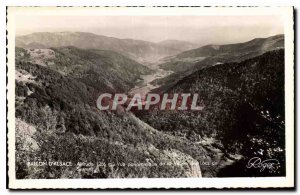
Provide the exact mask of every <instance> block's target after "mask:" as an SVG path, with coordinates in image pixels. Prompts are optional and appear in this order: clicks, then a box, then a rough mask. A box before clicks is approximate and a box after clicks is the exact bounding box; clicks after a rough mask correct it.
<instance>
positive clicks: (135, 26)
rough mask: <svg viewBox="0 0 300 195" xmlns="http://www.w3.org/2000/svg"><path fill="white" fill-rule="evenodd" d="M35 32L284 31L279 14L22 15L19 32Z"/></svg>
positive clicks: (167, 34) (224, 36)
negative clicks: (277, 15)
mask: <svg viewBox="0 0 300 195" xmlns="http://www.w3.org/2000/svg"><path fill="white" fill-rule="evenodd" d="M35 32H89V33H94V34H97V35H103V36H108V37H115V38H120V39H135V40H144V41H150V42H160V41H164V40H179V41H188V42H192V43H195V44H200V45H205V44H230V43H238V42H245V41H249V40H251V39H254V38H264V37H269V36H273V35H277V34H283V33H284V32H283V22H282V21H281V18H280V17H276V16H38V17H37V16H30V15H28V16H22V17H19V18H18V19H17V20H16V35H17V36H21V35H27V34H31V33H35Z"/></svg>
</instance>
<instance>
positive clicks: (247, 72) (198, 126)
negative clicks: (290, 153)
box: [138, 50, 285, 176]
mask: <svg viewBox="0 0 300 195" xmlns="http://www.w3.org/2000/svg"><path fill="white" fill-rule="evenodd" d="M167 92H168V93H191V94H193V93H198V94H199V97H200V98H199V100H198V104H200V105H202V106H203V107H204V109H203V110H202V111H170V110H168V111H161V110H158V109H157V108H156V107H154V108H153V110H152V112H150V113H149V112H144V113H142V112H141V113H138V116H139V117H140V118H141V119H142V120H144V121H145V122H147V123H148V124H150V125H151V126H153V127H154V128H156V129H158V130H160V131H164V132H168V133H169V134H171V135H176V136H181V137H186V138H187V139H189V140H193V141H196V142H197V141H201V140H202V139H203V138H205V137H213V138H214V139H216V140H219V141H220V142H221V144H220V145H219V147H220V148H222V150H224V151H226V152H227V153H237V154H241V155H243V156H244V160H243V161H242V162H243V163H244V164H246V162H247V161H248V160H249V159H250V158H252V157H254V156H259V157H262V158H264V159H265V158H275V159H280V163H281V165H282V166H281V167H280V168H278V170H276V174H278V175H284V174H285V170H284V164H285V157H284V156H285V152H284V146H285V140H284V138H285V135H284V132H285V123H284V121H285V114H284V113H285V112H284V111H285V110H284V50H275V51H272V52H267V53H265V54H263V55H262V56H258V57H255V58H253V59H249V60H246V61H243V62H240V63H227V64H222V65H218V66H212V67H209V68H205V69H202V70H200V71H197V72H195V73H193V74H192V75H190V76H188V77H185V78H183V79H181V80H180V81H179V82H178V83H177V84H176V85H175V86H173V87H170V88H169V89H168V90H167ZM243 163H241V164H243ZM244 164H243V165H244ZM239 165H240V164H238V165H237V166H239ZM235 168H236V171H235V172H234V171H233V170H231V171H229V172H226V176H230V175H234V174H241V175H237V176H243V174H244V175H253V176H254V175H256V176H257V175H260V173H258V172H254V173H253V172H250V171H249V170H247V169H246V168H245V166H242V165H240V167H235ZM238 168H241V169H245V170H242V171H238V170H239V169H238ZM271 175H274V174H273V173H272V174H271Z"/></svg>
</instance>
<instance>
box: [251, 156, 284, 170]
mask: <svg viewBox="0 0 300 195" xmlns="http://www.w3.org/2000/svg"><path fill="white" fill-rule="evenodd" d="M279 165H280V163H279V161H278V160H276V159H267V160H264V161H262V160H261V158H259V157H253V158H251V159H250V160H249V161H248V164H247V166H246V168H248V169H250V168H256V169H260V172H262V171H264V170H266V169H268V170H269V172H270V173H272V172H275V171H276V170H277V168H278V166H279Z"/></svg>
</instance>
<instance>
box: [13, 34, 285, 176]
mask: <svg viewBox="0 0 300 195" xmlns="http://www.w3.org/2000/svg"><path fill="white" fill-rule="evenodd" d="M16 46H17V47H16V52H15V64H16V71H15V78H16V88H15V94H16V96H15V101H16V104H15V106H16V112H15V113H16V177H17V178H18V179H24V178H31V179H36V178H143V177H151V178H160V177H165V178H171V177H229V176H239V177H241V176H245V177H249V176H251V177H252V176H255V177H256V176H266V174H267V175H268V176H284V175H285V166H284V165H285V155H284V153H285V148H284V147H285V140H284V138H285V112H284V105H285V104H284V76H285V75H284V37H283V35H277V36H272V37H269V38H257V39H254V40H251V41H248V42H245V43H237V44H230V45H207V46H203V47H198V46H197V45H194V44H192V43H188V42H184V41H177V40H166V41H162V42H158V43H152V42H147V41H139V40H132V39H118V38H113V37H106V36H101V35H95V34H91V33H83V32H74V33H70V32H62V33H33V34H30V35H25V36H19V37H16ZM159 59H160V60H159ZM153 63H154V64H155V65H156V66H149V65H150V64H152V65H153ZM155 68H159V69H164V70H168V71H172V72H173V74H171V75H170V76H167V77H165V78H161V79H157V80H154V81H153V82H152V84H153V85H157V87H158V88H156V89H155V90H154V91H156V92H158V93H169V94H172V93H191V94H192V93H198V94H199V101H198V102H197V103H198V104H200V105H201V106H203V110H202V111H190V110H186V111H181V112H179V111H178V110H174V111H170V110H168V111H161V110H159V109H158V108H157V107H155V106H153V108H151V110H149V111H147V112H143V111H134V112H124V110H122V109H119V110H117V111H111V110H108V111H100V110H98V109H97V106H96V100H97V97H98V96H99V94H101V93H129V91H130V90H131V89H133V88H135V86H136V84H137V83H141V82H142V81H143V80H144V77H145V76H149V75H150V76H153V75H155V72H156V71H157V69H155ZM150 80H151V79H150ZM251 156H259V157H261V158H264V159H265V158H276V159H278V160H279V162H280V163H281V165H282V166H280V167H278V169H276V170H275V172H274V173H272V174H271V173H270V174H269V173H261V172H259V170H257V171H255V170H254V171H253V170H248V169H246V168H245V166H244V165H245V163H246V162H247V160H249V158H251ZM36 159H40V160H42V161H47V162H48V161H51V160H62V161H71V162H72V164H73V165H74V166H73V167H71V168H68V167H67V168H66V167H39V168H36V169H32V168H31V167H29V166H28V164H27V162H29V161H32V160H36ZM86 162H92V163H94V164H93V165H92V166H90V167H88V166H87V165H86V164H85V163H86ZM99 162H100V163H103V164H104V165H105V166H104V167H103V166H99V165H97V163H99ZM136 162H141V163H144V164H146V165H149V164H150V165H152V166H135V167H128V166H109V164H110V163H114V164H115V165H120V164H122V163H126V164H128V163H136ZM209 162H214V165H212V164H209ZM206 163H208V164H206ZM161 164H162V166H155V165H161Z"/></svg>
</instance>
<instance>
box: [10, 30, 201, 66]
mask: <svg viewBox="0 0 300 195" xmlns="http://www.w3.org/2000/svg"><path fill="white" fill-rule="evenodd" d="M16 46H17V47H22V48H34V49H45V48H50V47H65V46H74V47H77V48H82V49H98V50H112V51H115V52H119V53H120V54H123V55H125V56H127V57H129V58H131V59H133V60H135V61H138V62H140V63H145V64H148V63H153V62H156V61H158V60H159V59H161V58H163V57H166V56H170V55H175V54H178V53H180V52H182V51H185V50H186V49H191V48H195V47H196V46H195V45H194V44H192V43H188V42H184V41H177V40H167V41H163V42H159V43H153V42H148V41H141V40H134V39H118V38H114V37H107V36H102V35H96V34H92V33H87V32H55V33H49V32H38V33H32V34H29V35H23V36H17V37H16Z"/></svg>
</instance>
